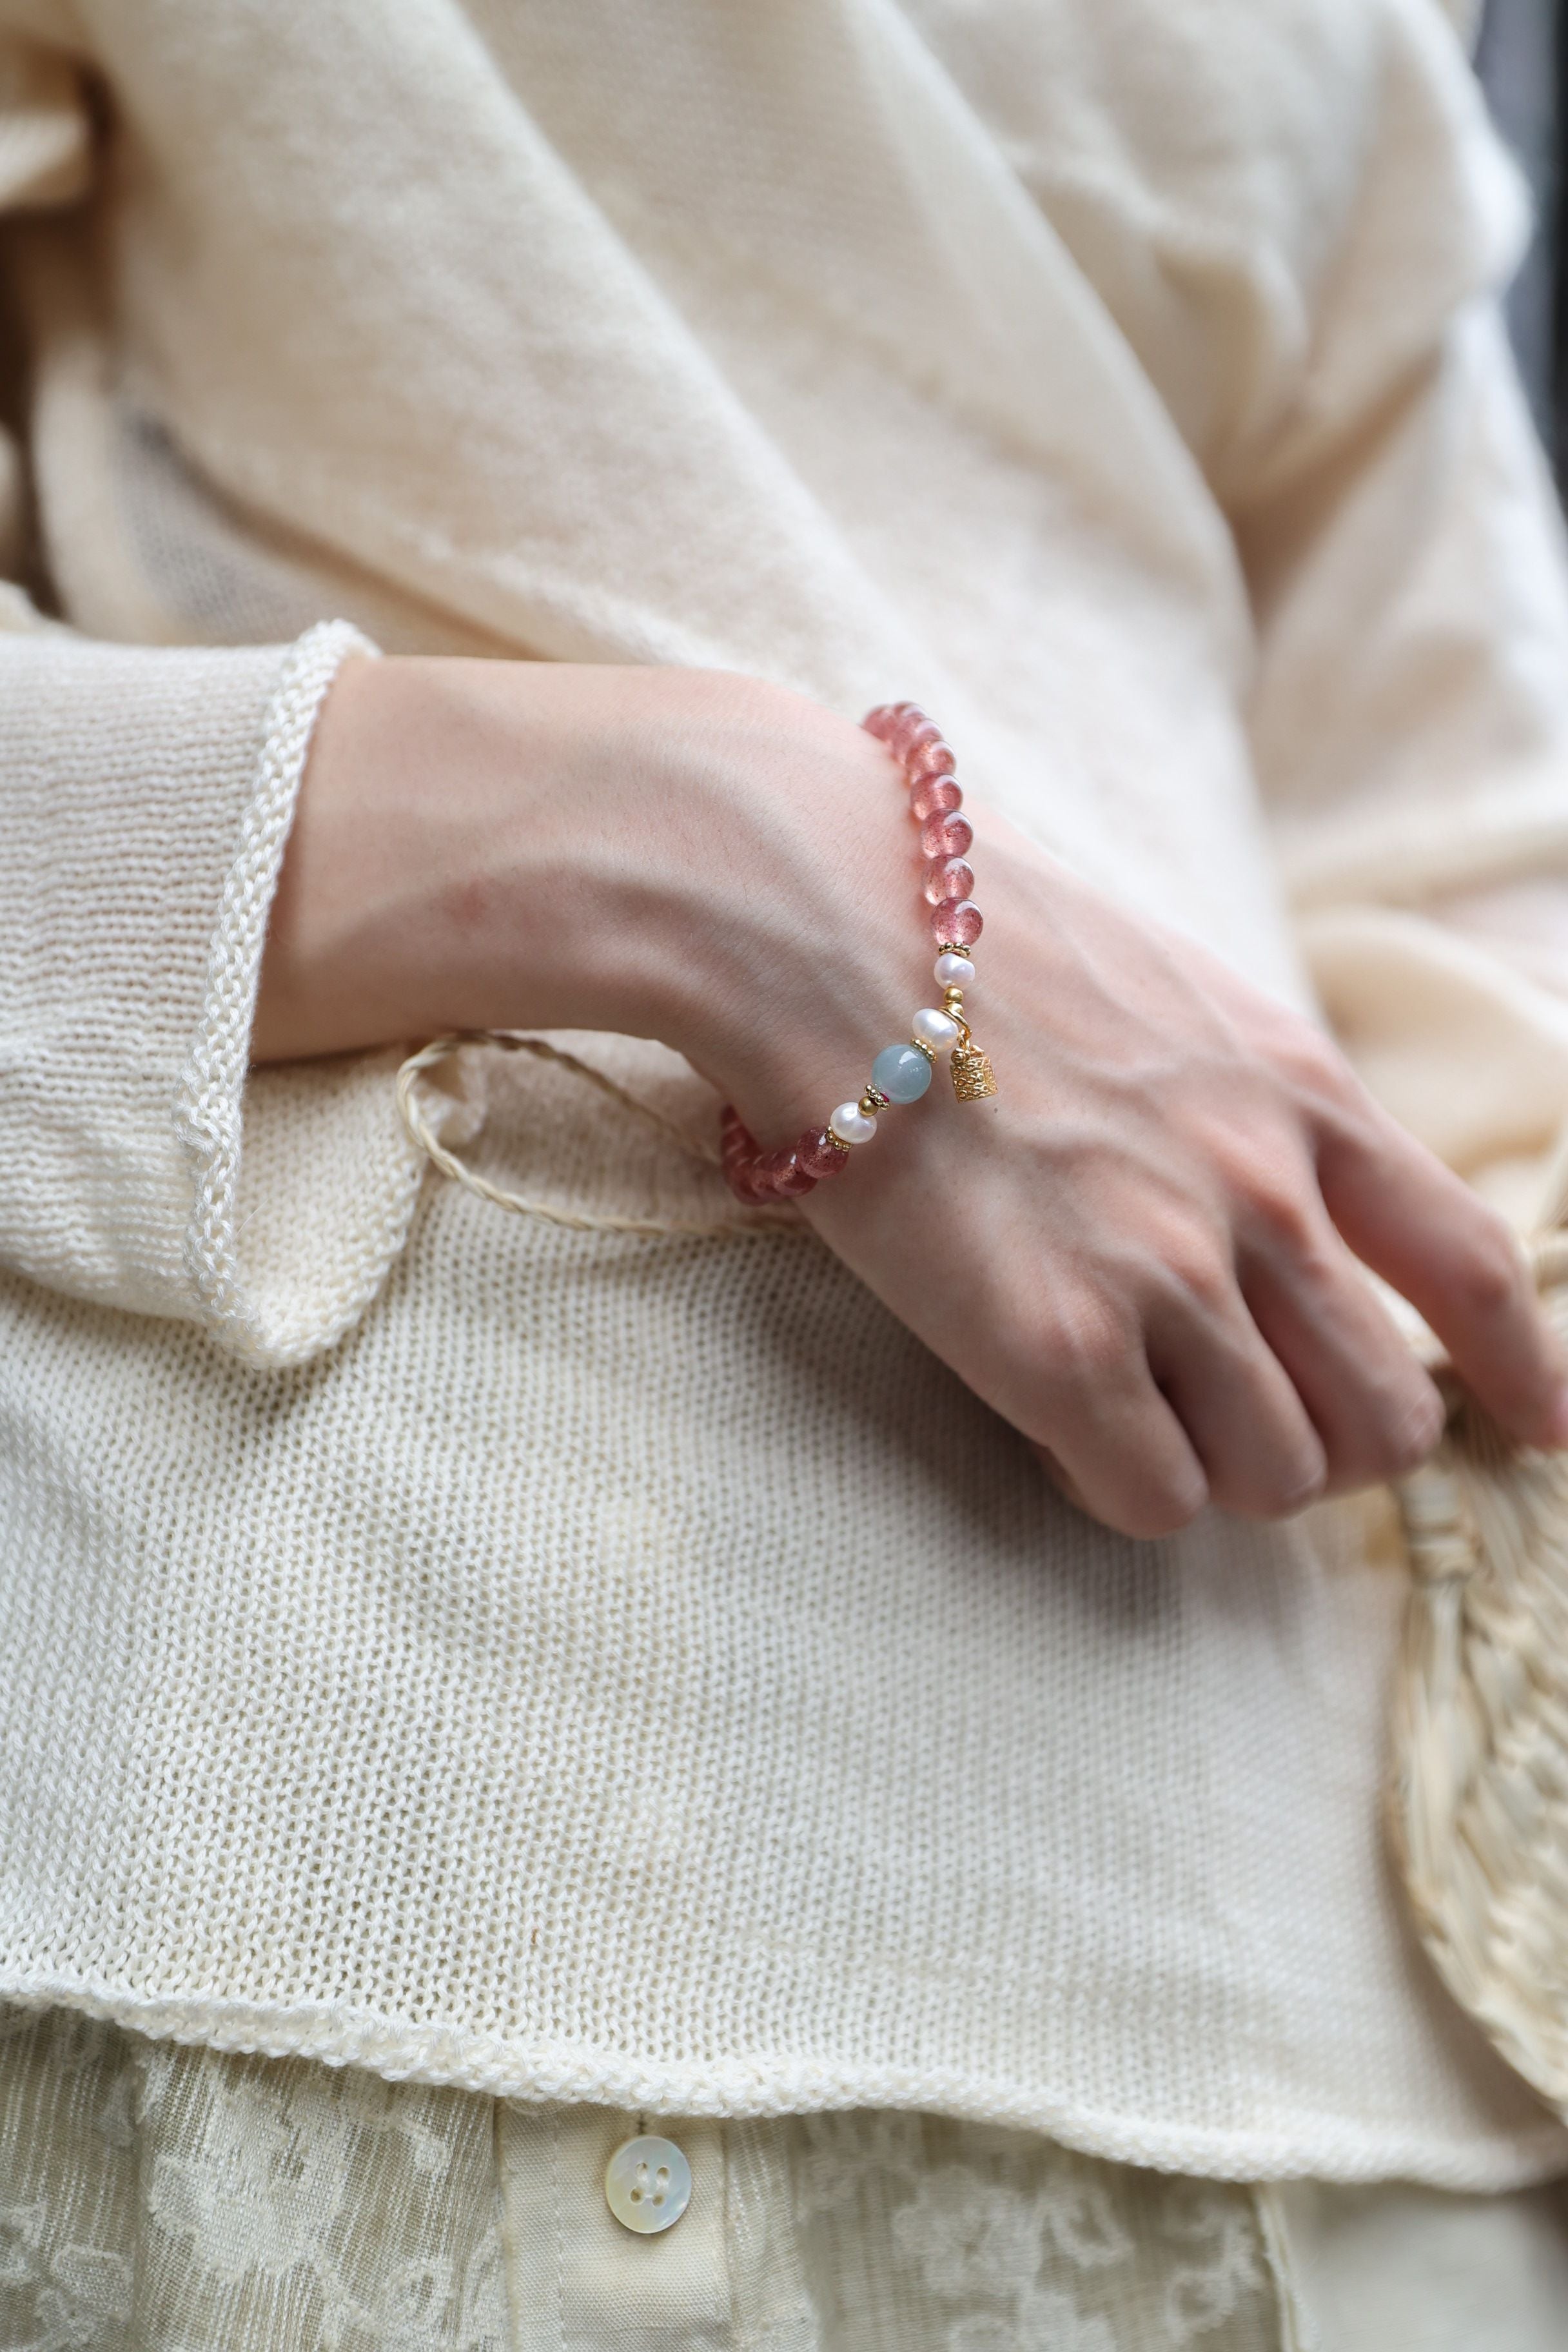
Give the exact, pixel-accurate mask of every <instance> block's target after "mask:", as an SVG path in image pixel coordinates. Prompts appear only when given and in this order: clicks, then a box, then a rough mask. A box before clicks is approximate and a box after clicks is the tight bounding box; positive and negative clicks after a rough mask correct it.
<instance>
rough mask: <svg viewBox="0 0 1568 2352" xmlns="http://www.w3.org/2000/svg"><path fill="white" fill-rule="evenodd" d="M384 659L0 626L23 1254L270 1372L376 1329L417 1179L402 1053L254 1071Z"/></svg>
mask: <svg viewBox="0 0 1568 2352" xmlns="http://www.w3.org/2000/svg"><path fill="white" fill-rule="evenodd" d="M10 611H11V615H12V617H13V619H15V618H17V617H19V616H20V607H19V605H18V604H16V602H15V601H13V603H12V604H11V607H10ZM363 647H364V641H363V639H362V638H360V637H359V636H358V635H357V633H356V632H355V631H353V629H351V628H349V627H347V626H346V625H342V624H328V625H323V626H321V627H318V628H314V629H311V630H310V631H309V632H308V633H307V635H305V636H303V637H302V638H301V639H300V641H299V642H298V643H297V644H296V645H294V646H281V647H279V646H268V647H259V648H245V649H241V650H233V651H231V650H225V649H216V650H215V649H206V648H202V649H184V648H176V649H164V648H144V647H130V646H111V645H103V644H94V643H90V642H89V641H86V640H84V639H82V638H80V637H78V636H77V635H74V634H72V633H70V632H68V631H66V630H63V629H55V628H50V627H44V626H32V627H22V628H12V629H10V630H7V631H5V633H4V634H3V635H0V1024H3V1026H0V1126H3V1129H4V1132H5V1150H4V1151H3V1152H0V1261H3V1262H4V1263H5V1265H8V1266H10V1267H11V1268H13V1269H15V1270H16V1272H18V1273H20V1274H23V1275H26V1276H29V1277H30V1278H31V1279H32V1280H34V1281H36V1282H39V1283H44V1284H47V1285H48V1286H51V1287H52V1288H55V1289H57V1290H61V1291H66V1292H69V1293H71V1294H73V1295H75V1296H77V1297H82V1298H86V1299H90V1300H94V1301H96V1302H99V1303H100V1304H102V1305H105V1306H110V1307H124V1308H130V1309H132V1310H135V1311H138V1312H141V1313H144V1314H153V1315H163V1316H172V1317H181V1318H188V1319H190V1320H191V1321H193V1322H195V1323H198V1324H201V1325H203V1326H205V1328H206V1329H207V1330H208V1331H209V1332H210V1333H211V1334H212V1335H213V1336H214V1337H215V1338H216V1339H218V1340H219V1341H220V1342H221V1343H222V1344H223V1345H225V1346H226V1347H227V1348H230V1349H234V1350H236V1351H237V1352H239V1353H241V1354H243V1355H245V1356H247V1357H249V1358H250V1359H252V1360H255V1361H258V1362H262V1363H272V1364H278V1363H286V1362H290V1361H296V1360H300V1359H301V1358H303V1357H306V1356H308V1355H310V1354H312V1353H314V1352H315V1351H317V1350H318V1349H321V1348H324V1347H326V1346H328V1345H329V1344H330V1343H331V1341H332V1340H333V1339H336V1338H338V1337H339V1335H340V1334H341V1333H342V1332H343V1331H344V1330H345V1329H346V1328H348V1327H349V1326H350V1325H351V1324H352V1323H353V1321H354V1320H355V1319H356V1318H357V1317H358V1315H359V1314H360V1313H361V1312H362V1310H363V1307H364V1306H365V1305H366V1303H367V1302H368V1300H369V1299H370V1298H371V1297H373V1296H374V1293H375V1291H376V1289H377V1287H378V1286H379V1285H380V1283H381V1281H382V1280H383V1278H384V1276H385V1273H386V1271H387V1269H388V1267H389V1265H391V1263H392V1261H393V1259H394V1258H395V1255H396V1254H397V1252H398V1250H399V1249H400V1247H401V1245H402V1243H403V1241H404V1238H405V1234H406V1232H407V1228H408V1224H409V1221H410V1218H411V1216H412V1213H413V1209H414V1204H415V1200H416V1192H417V1187H418V1183H419V1177H420V1162H419V1160H418V1159H417V1156H416V1154H415V1153H414V1151H413V1150H412V1148H411V1147H410V1146H409V1145H408V1143H407V1141H406V1139H405V1137H404V1136H403V1133H402V1130H401V1128H400V1127H399V1124H398V1122H397V1119H396V1116H395V1108H394V1104H393V1090H392V1084H391V1060H392V1059H394V1058H395V1057H389V1056H388V1055H368V1056H355V1057H352V1058H349V1059H345V1060H344V1061H342V1062H338V1063H327V1064H322V1065H318V1066H295V1067H292V1068H285V1069H279V1070H263V1071H255V1072H252V1071H250V1070H249V1069H248V1067H247V1063H248V1040H249V1031H250V1024H251V1016H252V1011H253V1007H254V1003H255V998H256V990H257V982H258V971H259V965H260V959H261V951H262V948H263V944H264V940H265V933H266V925H267V918H268V908H269V905H270V901H271V897H272V892H273V887H274V884H275V881H276V877H277V874H278V869H279V863H280V860H281V856H282V852H283V847H284V843H285V840H286V837H287V834H288V830H289V821H290V817H291V814H292V811H293V806H294V798H295V794H296V793H297V791H298V788H299V783H300V774H301V771H302V769H303V766H304V762H305V757H306V753H307V751H308V748H309V744H310V730H311V727H312V724H313V721H314V719H315V715H316V711H317V709H318V707H319V705H320V703H321V698H322V697H323V695H324V694H325V692H326V689H327V688H328V686H329V685H330V684H331V679H332V677H333V675H334V673H335V671H336V669H337V667H338V665H339V663H340V662H341V661H342V658H343V656H344V655H345V654H347V653H348V652H350V651H352V650H354V649H356V648H363Z"/></svg>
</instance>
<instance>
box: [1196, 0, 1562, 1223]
mask: <svg viewBox="0 0 1568 2352" xmlns="http://www.w3.org/2000/svg"><path fill="white" fill-rule="evenodd" d="M1386 16H1387V20H1388V24H1389V27H1390V31H1389V37H1388V43H1387V51H1386V55H1385V58H1384V77H1383V96H1382V115H1381V121H1380V122H1379V125H1378V130H1377V136H1376V138H1375V140H1374V141H1373V143H1372V145H1371V148H1370V150H1369V153H1368V158H1367V162H1366V165H1365V171H1364V176H1363V185H1362V188H1361V193H1360V196H1359V200H1358V202H1357V205H1356V206H1355V208H1354V212H1353V215H1352V220H1351V226H1350V233H1349V236H1348V237H1347V239H1346V242H1345V246H1344V248H1343V250H1342V252H1341V254H1340V255H1339V257H1338V258H1337V261H1336V263H1335V266H1334V267H1333V268H1332V269H1331V272H1330V273H1329V275H1328V278H1327V279H1326V281H1325V285H1324V288H1323V289H1322V295H1321V300H1320V302H1319V304H1318V307H1317V310H1316V315H1315V317H1314V319H1313V321H1312V328H1313V333H1312V341H1311V347H1310V354H1309V357H1308V362H1307V364H1306V366H1305V369H1304V371H1303V375H1302V379H1301V382H1300V386H1299V389H1298V392H1297V395H1296V397H1295V399H1294V401H1293V402H1292V404H1291V405H1290V408H1289V413H1288V414H1287V415H1285V416H1284V417H1283V419H1282V420H1281V422H1280V424H1279V428H1278V429H1277V431H1276V432H1275V433H1274V434H1273V436H1271V437H1270V438H1269V440H1268V443H1267V445H1266V446H1262V447H1261V448H1260V450H1259V452H1258V458H1257V461H1256V463H1255V464H1254V466H1253V467H1252V469H1251V473H1250V476H1249V478H1247V479H1246V480H1245V481H1244V482H1243V483H1242V484H1241V486H1240V493H1239V495H1238V496H1237V499H1236V500H1235V502H1234V516H1235V521H1236V527H1237V536H1238V541H1239V543H1240V546H1241V549H1242V551H1243V555H1244V559H1245V561H1246V563H1247V571H1248V576H1249V580H1250V583H1251V588H1252V594H1253V601H1254V609H1255V612H1256V614H1257V620H1258V646H1259V653H1258V673H1257V677H1256V682H1255V689H1254V693H1253V697H1252V704H1251V729H1252V738H1253V744H1254V750H1255V757H1256V761H1257V767H1258V775H1259V778H1260V782H1261V786H1262V790H1263V793H1264V795H1265V800H1266V803H1267V807H1268V814H1269V818H1270V822H1271V824H1272V826H1273V829H1274V833H1275V838H1276V842H1277V845H1278V850H1279V857H1280V860H1281V863H1282V865H1283V867H1284V871H1285V875H1286V877H1287V881H1288V885H1289V889H1290V892H1291V895H1292V898H1293V900H1294V903H1295V907H1296V910H1297V918H1298V921H1299V925H1300V934H1301V938H1302V941H1303V944H1304V947H1305V949H1306V951H1307V956H1308V960H1309V962H1310V967H1311V970H1312V973H1313V976H1314V979H1315V981H1316V982H1317V985H1318V989H1319V992H1320V994H1321V998H1322V1001H1323V1003H1324V1005H1325V1008H1326V1010H1327V1012H1328V1013H1329V1016H1330V1019H1331V1022H1332V1024H1333V1025H1334V1027H1335V1028H1336V1030H1337V1032H1338V1034H1339V1035H1340V1037H1341V1039H1342V1042H1343V1043H1344V1044H1345V1045H1346V1046H1347V1047H1348V1049H1349V1050H1350V1052H1351V1054H1352V1058H1353V1059H1354V1060H1355V1061H1356V1062H1357V1063H1358V1065H1359V1066H1360V1067H1361V1068H1362V1070H1363V1075H1364V1076H1366V1077H1367V1078H1368V1080H1369V1082H1370V1083H1371V1084H1372V1085H1373V1087H1374V1090H1375V1091H1377V1092H1378V1093H1379V1094H1380V1095H1381V1096H1382V1097H1384V1100H1385V1101H1387V1102H1388V1104H1389V1105H1390V1107H1391V1108H1393V1109H1394V1110H1395V1111H1396V1112H1397V1114H1398V1115H1399V1116H1400V1117H1401V1118H1403V1119H1405V1122H1406V1123H1407V1124H1408V1125H1409V1126H1410V1127H1412V1128H1413V1129H1415V1131H1416V1132H1417V1133H1418V1134H1420V1135H1421V1136H1422V1137H1423V1138H1424V1139H1426V1141H1427V1142H1429V1143H1430V1144H1431V1145H1432V1146H1433V1147H1434V1148H1435V1149H1436V1150H1438V1151H1440V1152H1441V1153H1442V1154H1443V1156H1444V1157H1446V1158H1447V1160H1449V1161H1450V1162H1451V1164H1453V1165H1455V1166H1457V1167H1458V1168H1459V1169H1460V1170H1461V1171H1463V1172H1465V1173H1466V1174H1468V1175H1469V1176H1470V1177H1471V1178H1472V1179H1473V1180H1474V1181H1479V1182H1480V1183H1482V1184H1483V1185H1484V1186H1486V1187H1487V1188H1488V1189H1490V1190H1492V1191H1493V1192H1495V1193H1496V1194H1497V1196H1498V1197H1499V1198H1500V1200H1502V1201H1504V1202H1505V1204H1506V1205H1508V1206H1509V1207H1510V1208H1511V1209H1513V1210H1514V1211H1515V1212H1516V1213H1517V1214H1518V1215H1519V1216H1520V1217H1521V1220H1522V1221H1525V1222H1528V1221H1529V1219H1530V1217H1531V1214H1532V1213H1533V1208H1532V1202H1531V1180H1530V1179H1529V1171H1530V1169H1531V1166H1532V1164H1534V1163H1537V1162H1538V1161H1539V1160H1540V1157H1541V1155H1542V1154H1543V1153H1546V1152H1549V1151H1550V1150H1551V1148H1552V1142H1553V1139H1554V1137H1555V1136H1556V1134H1557V1133H1558V1131H1559V1130H1560V1129H1562V1128H1563V1125H1564V1122H1568V1007H1565V1005H1564V1003H1563V997H1562V994H1561V993H1560V992H1559V991H1558V990H1556V989H1555V988H1552V987H1545V986H1542V984H1541V974H1540V972H1539V970H1537V971H1533V972H1532V971H1531V970H1529V969H1527V968H1526V967H1525V965H1524V964H1523V963H1521V960H1520V959H1518V958H1514V957H1510V956H1509V955H1508V954H1506V953H1500V952H1498V947H1499V941H1498V940H1497V938H1496V936H1495V930H1494V933H1493V935H1492V937H1491V938H1490V939H1489V938H1488V936H1487V935H1486V928H1485V926H1484V925H1478V924H1477V923H1475V922H1474V921H1471V920H1468V919H1463V917H1464V912H1465V909H1466V908H1468V906H1469V904H1470V903H1471V901H1473V899H1474V897H1475V894H1476V893H1477V892H1489V891H1494V890H1498V889H1503V890H1507V889H1508V888H1510V887H1512V886H1513V885H1514V884H1516V883H1517V881H1518V880H1519V879H1520V877H1533V880H1534V882H1535V884H1536V885H1537V886H1538V887H1539V886H1541V885H1542V882H1543V881H1544V882H1545V883H1546V886H1547V887H1549V888H1552V889H1555V890H1559V891H1562V892H1563V894H1564V903H1565V906H1568V562H1565V560H1564V548H1563V529H1562V523H1561V520H1560V516H1559V512H1558V509H1557V503H1556V499H1555V498H1554V496H1553V492H1552V483H1551V480H1550V477H1549V475H1548V472H1547V469H1546V467H1545V464H1544V461H1543V459H1542V454H1541V451H1540V448H1539V446H1538V445H1537V443H1536V441H1535V438H1534V435H1533V431H1532V429H1531V424H1530V421H1529V417H1528V415H1527V413H1526V410H1525V406H1524V403H1523V399H1522V395H1521V391H1520V388H1519V384H1518V382H1517V378H1516V374H1515V371H1514V367H1513V362H1512V360H1511V357H1510V352H1509V349H1508V344H1507V340H1506V336H1505V334H1504V331H1503V328H1502V323H1501V319H1500V311H1499V308H1498V296H1499V293H1500V289H1501V287H1502V286H1503V284H1505V283H1506V280H1507V277H1508V275H1509V272H1510V269H1511V268H1512V267H1513V265H1514V262H1515V260H1516V259H1517V256H1518V253H1519V250H1520V247H1521V240H1522V236H1523V234H1524V231H1525V228H1526V226H1527V224H1526V219H1525V214H1524V208H1523V204H1522V200H1521V193H1520V189H1519V186H1518V184H1517V181H1516V178H1515V175H1514V174H1513V173H1512V170H1511V167H1510V165H1509V164H1508V163H1507V162H1506V160H1505V158H1504V157H1503V155H1502V153H1501V151H1500V149H1499V147H1498V145H1497V142H1496V141H1495V139H1494V137H1493V135H1492V133H1491V131H1490V130H1489V126H1488V124H1487V121H1486V119H1485V115H1484V110H1483V108H1482V105H1481V100H1480V98H1479V91H1478V90H1477V89H1476V88H1475V86H1474V84H1473V82H1472V80H1471V79H1470V76H1469V72H1468V67H1467V65H1466V63H1465V60H1464V58H1463V54H1462V51H1461V50H1460V48H1459V47H1458V42H1457V41H1456V40H1455V39H1454V37H1453V35H1452V33H1451V31H1450V29H1449V27H1448V26H1447V25H1446V24H1445V23H1444V22H1443V20H1442V18H1441V16H1439V13H1438V11H1437V9H1436V7H1435V6H1433V5H1430V0H1419V5H1417V0H1393V5H1390V6H1389V7H1388V8H1387V10H1386ZM1548 928H1551V926H1550V925H1549V926H1548ZM1563 936H1564V937H1565V938H1568V923H1565V924H1564V925H1563Z"/></svg>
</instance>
